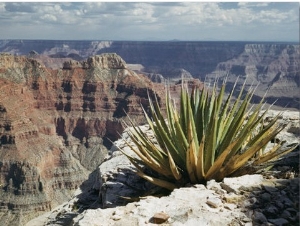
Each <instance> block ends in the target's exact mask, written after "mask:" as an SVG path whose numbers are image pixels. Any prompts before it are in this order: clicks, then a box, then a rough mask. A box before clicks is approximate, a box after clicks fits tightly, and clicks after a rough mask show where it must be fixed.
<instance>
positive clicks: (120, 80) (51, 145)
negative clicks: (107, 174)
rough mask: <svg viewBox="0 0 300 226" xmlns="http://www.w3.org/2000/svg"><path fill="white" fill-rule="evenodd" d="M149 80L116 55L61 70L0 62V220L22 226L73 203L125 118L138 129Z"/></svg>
mask: <svg viewBox="0 0 300 226" xmlns="http://www.w3.org/2000/svg"><path fill="white" fill-rule="evenodd" d="M152 86H153V84H152V83H151V82H150V80H149V79H147V78H146V77H144V76H142V75H138V74H136V73H134V72H133V71H131V70H129V69H127V66H126V63H125V61H124V60H123V59H122V58H121V57H119V56H118V55H116V54H102V55H96V56H93V57H89V58H88V59H87V60H84V61H81V62H78V61H67V62H65V63H64V64H63V68H62V69H57V70H53V69H50V68H46V67H45V66H44V65H43V64H41V63H39V62H38V61H36V60H34V59H31V58H28V57H24V56H13V55H9V54H2V55H0V185H1V188H0V220H1V222H5V224H4V225H24V223H25V222H27V221H28V220H29V219H30V218H32V217H35V216H37V215H39V214H41V213H42V212H44V211H49V210H51V208H53V207H55V206H56V205H57V204H59V203H62V202H63V201H65V200H67V199H69V198H70V196H71V195H72V192H74V190H75V189H77V188H78V187H79V186H80V185H81V183H82V182H83V181H84V180H86V179H87V177H88V174H89V173H90V172H91V171H92V170H94V169H95V168H96V167H97V166H98V165H99V164H100V163H101V162H102V161H103V158H104V156H105V155H106V153H107V146H109V145H110V140H112V141H114V140H116V139H117V138H118V134H119V133H122V131H123V127H122V124H121V120H122V119H123V118H124V117H125V116H126V113H128V114H130V115H131V117H133V119H134V120H136V121H137V122H142V120H143V117H142V112H141V108H140V104H143V105H144V106H147V101H146V99H147V90H148V91H149V93H150V95H151V94H153V93H154V90H153V87H152Z"/></svg>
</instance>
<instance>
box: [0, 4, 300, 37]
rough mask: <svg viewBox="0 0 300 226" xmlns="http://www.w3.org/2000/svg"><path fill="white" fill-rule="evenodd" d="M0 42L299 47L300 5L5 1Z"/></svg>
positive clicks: (0, 11) (0, 15) (0, 17)
mask: <svg viewBox="0 0 300 226" xmlns="http://www.w3.org/2000/svg"><path fill="white" fill-rule="evenodd" d="M0 31H1V32H0V39H47V40H133V41H138V40H142V41H145V40H146V41H170V40H182V41H184V40H185V41H288V42H290V41H292V42H299V2H281V3H280V2H249V3H246V2H202V1H199V2H195V1H194V2H183V1H182V2H157V1H154V2H143V1H141V2H111V1H110V2H71V3H70V2H48V3H47V2H18V3H17V2H0Z"/></svg>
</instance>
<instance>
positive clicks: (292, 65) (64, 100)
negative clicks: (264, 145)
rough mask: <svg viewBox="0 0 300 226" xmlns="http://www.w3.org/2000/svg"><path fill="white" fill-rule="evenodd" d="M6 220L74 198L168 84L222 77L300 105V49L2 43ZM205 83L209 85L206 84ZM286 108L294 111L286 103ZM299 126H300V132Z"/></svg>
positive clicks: (1, 161)
mask: <svg viewBox="0 0 300 226" xmlns="http://www.w3.org/2000/svg"><path fill="white" fill-rule="evenodd" d="M0 52H3V53H2V54H0V219H1V222H4V223H5V225H24V224H25V223H26V222H27V221H28V220H30V219H32V218H34V217H36V216H38V215H40V214H42V213H44V212H47V211H51V210H52V209H54V208H55V207H56V206H57V205H59V204H61V203H63V202H65V201H67V200H69V199H71V198H72V196H73V194H74V191H76V190H78V189H80V188H81V186H82V184H83V182H85V181H86V180H87V178H88V177H89V176H90V175H91V172H93V171H94V170H95V169H96V168H97V167H98V166H99V165H100V164H101V163H102V162H103V161H104V159H105V156H106V155H107V152H108V150H109V148H110V147H111V145H112V142H114V141H116V140H117V139H118V138H120V134H122V132H123V130H124V127H123V122H124V121H125V122H126V120H127V117H126V116H127V114H128V115H130V117H131V118H132V119H134V120H135V121H136V122H137V123H139V124H143V123H145V120H144V117H143V112H142V109H141V105H142V106H143V107H144V108H145V109H147V106H148V101H147V98H148V95H150V96H151V97H153V96H154V95H157V97H158V101H159V102H160V104H161V105H163V97H164V92H165V84H164V83H165V82H166V81H168V80H169V81H175V83H174V82H171V83H172V85H171V91H172V93H173V94H174V95H177V94H178V92H179V91H180V80H181V79H182V78H186V79H188V81H189V85H190V86H195V85H197V86H199V85H200V86H202V85H203V83H204V82H206V83H207V84H208V83H211V82H212V81H214V79H215V77H219V78H220V81H222V80H223V79H225V78H226V79H227V80H228V82H229V87H231V85H230V84H233V83H234V82H235V80H236V78H237V77H240V78H241V82H240V83H239V84H238V85H241V84H242V83H243V81H244V78H245V77H247V83H246V87H247V88H249V87H250V85H251V84H253V85H257V84H259V86H258V88H257V92H256V95H257V97H256V99H257V100H259V99H260V98H261V96H263V95H264V93H265V91H266V90H267V89H268V90H269V92H268V95H267V98H266V99H267V101H269V102H270V103H272V102H273V101H274V100H275V99H278V100H277V103H275V106H274V107H277V108H280V109H282V107H285V106H286V105H288V108H292V109H299V85H300V83H299V79H300V72H299V45H296V44H291V43H244V42H224V43H222V42H121V41H119V42H115V41H51V40H49V41H47V40H0ZM201 81H202V82H201ZM286 109H287V108H286ZM296 127H297V126H296ZM295 130H297V128H296V129H295Z"/></svg>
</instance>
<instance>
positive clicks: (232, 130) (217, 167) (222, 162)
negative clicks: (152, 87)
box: [124, 83, 293, 190]
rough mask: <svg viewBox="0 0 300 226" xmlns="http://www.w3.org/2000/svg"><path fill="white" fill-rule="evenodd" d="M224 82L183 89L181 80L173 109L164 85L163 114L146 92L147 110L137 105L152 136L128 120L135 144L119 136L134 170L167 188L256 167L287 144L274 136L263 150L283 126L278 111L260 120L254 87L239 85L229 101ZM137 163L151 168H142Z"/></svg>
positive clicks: (262, 115)
mask: <svg viewBox="0 0 300 226" xmlns="http://www.w3.org/2000/svg"><path fill="white" fill-rule="evenodd" d="M225 86H226V84H225V83H224V84H223V85H222V87H221V89H220V91H219V92H218V91H217V87H216V84H215V85H214V86H213V88H212V89H211V90H210V89H209V88H207V87H204V88H203V89H201V90H200V89H198V88H195V89H193V90H192V91H191V93H190V94H189V90H188V88H187V87H186V86H185V85H182V89H181V96H180V109H179V110H177V109H176V106H175V104H174V102H173V100H172V99H171V97H170V92H169V91H167V92H166V112H164V113H165V115H166V119H165V118H164V114H163V112H162V111H161V109H160V107H159V105H158V102H157V100H156V101H153V100H152V99H151V98H150V97H149V103H150V115H151V116H148V114H147V113H146V111H145V109H143V110H144V114H145V117H146V119H147V121H148V123H149V126H150V129H151V130H152V131H153V134H154V137H155V140H153V139H151V138H149V137H148V136H147V135H146V134H145V133H144V132H143V131H142V130H141V129H140V128H139V127H138V126H137V125H135V123H134V122H133V121H131V120H130V124H129V125H128V126H132V127H133V128H132V129H130V130H129V132H128V133H129V136H130V138H131V140H132V141H133V143H134V144H135V145H131V144H130V143H129V142H128V141H125V142H126V143H127V145H128V146H129V147H130V148H131V149H132V150H133V151H134V152H135V154H136V157H132V156H130V155H127V154H126V153H124V154H125V155H126V156H127V157H128V158H129V160H130V161H131V162H132V163H133V164H134V165H135V166H136V169H137V174H138V175H139V176H141V177H143V178H144V179H146V180H148V181H150V182H152V183H154V184H156V185H158V186H161V187H163V188H166V189H169V190H173V189H174V188H178V187H181V186H184V185H185V184H187V183H192V184H195V183H203V182H205V181H208V180H211V179H215V180H217V181H220V180H222V179H223V178H224V177H226V176H230V175H233V174H234V175H235V176H239V175H243V174H245V173H247V172H248V171H247V170H245V169H246V168H247V167H249V166H253V168H255V167H256V169H257V166H261V165H264V163H267V162H270V161H273V160H274V159H276V158H278V157H280V156H281V155H283V154H285V153H287V152H289V151H291V150H293V148H290V149H288V150H284V151H283V150H282V149H281V147H282V144H283V142H280V143H275V144H274V147H273V148H271V150H268V151H266V152H265V151H264V150H265V148H266V146H267V144H268V143H269V142H270V141H271V140H272V139H274V138H275V136H276V135H277V134H278V133H279V132H280V131H282V129H283V128H284V125H281V124H279V123H278V118H279V115H278V116H277V117H275V118H273V119H272V120H271V121H269V122H267V123H265V122H264V116H265V115H266V113H267V110H262V107H263V100H262V101H261V102H260V103H259V104H258V105H257V106H252V107H251V106H250V101H251V98H252V96H253V94H254V89H251V90H250V91H248V92H245V90H244V86H243V87H242V89H241V90H240V92H239V95H238V97H237V98H236V100H235V101H232V99H233V98H232V96H233V93H234V91H235V86H234V88H233V89H232V91H231V93H230V94H229V95H228V97H227V98H226V97H225V94H224V93H225ZM141 164H144V165H146V166H147V167H149V168H150V169H152V171H154V172H155V173H154V174H146V173H145V172H144V171H143V170H142V168H141Z"/></svg>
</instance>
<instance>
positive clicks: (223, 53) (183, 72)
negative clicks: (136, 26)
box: [0, 40, 300, 109]
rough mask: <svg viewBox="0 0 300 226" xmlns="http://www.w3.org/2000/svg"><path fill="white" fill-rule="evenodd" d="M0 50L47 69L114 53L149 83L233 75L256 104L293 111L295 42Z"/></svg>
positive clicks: (24, 45) (14, 43)
mask: <svg viewBox="0 0 300 226" xmlns="http://www.w3.org/2000/svg"><path fill="white" fill-rule="evenodd" d="M0 52H6V53H11V54H14V55H30V54H31V55H32V54H33V55H35V57H36V58H39V60H41V61H42V62H43V63H44V64H45V65H46V66H47V67H53V68H60V67H61V59H68V60H69V59H73V60H79V61H80V60H83V59H86V58H88V57H90V56H93V55H96V54H102V53H116V54H118V55H119V56H121V58H122V59H124V61H125V62H126V63H127V65H128V67H129V68H131V69H132V70H134V71H135V72H137V73H143V74H146V75H148V76H149V77H151V78H152V80H153V81H155V82H157V81H161V82H163V81H165V80H177V81H178V80H179V79H180V78H181V77H183V76H184V77H189V78H197V79H200V80H201V81H203V82H204V81H206V82H207V83H211V82H212V81H213V80H215V78H216V77H219V78H220V81H222V80H224V79H225V78H227V77H229V78H228V79H227V82H228V83H234V82H235V80H236V78H237V77H239V78H241V83H243V80H244V79H245V78H246V77H247V84H246V88H249V87H250V86H251V84H252V85H254V86H255V85H256V84H258V88H257V92H256V94H257V100H259V99H260V98H261V97H262V96H264V95H265V93H266V92H267V94H266V100H267V102H268V103H270V104H272V103H273V102H274V101H277V105H279V106H281V107H289V108H294V109H295V108H297V109H298V108H299V102H300V99H299V95H300V90H299V85H300V69H299V63H300V47H299V43H284V42H282V43H280V42H242V41H240V42H220V41H218V42H207V41H206V42H205V41H194V42H193V41H169V42H147V41H88V40H85V41H84V40H83V41H68V40H0ZM46 56H47V57H46Z"/></svg>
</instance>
